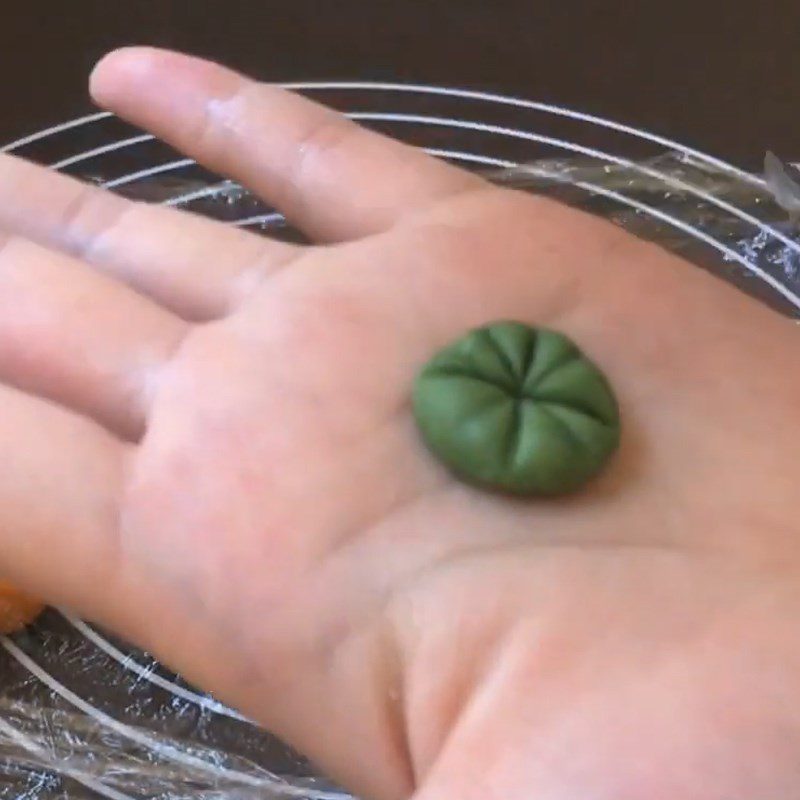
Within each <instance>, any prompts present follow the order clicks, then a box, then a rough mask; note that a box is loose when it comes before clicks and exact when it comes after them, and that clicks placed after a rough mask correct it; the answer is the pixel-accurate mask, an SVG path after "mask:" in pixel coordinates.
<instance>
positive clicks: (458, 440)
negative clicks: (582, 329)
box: [413, 322, 620, 495]
mask: <svg viewBox="0 0 800 800" xmlns="http://www.w3.org/2000/svg"><path fill="white" fill-rule="evenodd" d="M413 402H414V415H415V417H416V420H417V424H418V425H419V428H420V431H421V433H422V436H423V438H424V439H425V442H426V444H427V445H428V447H429V448H430V450H431V451H432V452H433V453H434V454H435V455H436V456H437V457H438V458H439V459H440V460H441V461H442V462H444V464H445V465H446V466H447V467H448V468H449V469H450V470H451V471H452V472H453V473H455V474H456V475H457V476H459V477H460V478H462V479H463V480H465V481H468V482H470V483H475V484H478V485H481V486H484V487H486V488H490V489H496V490H499V491H502V492H511V493H514V494H521V495H555V494H562V493H565V492H571V491H574V490H575V489H578V488H579V487H580V486H582V485H583V484H584V483H586V482H587V481H588V480H589V479H590V478H592V477H593V476H594V475H596V474H597V473H598V472H599V471H600V470H601V469H602V468H603V466H604V464H605V463H606V462H607V461H608V459H609V457H610V456H611V455H612V453H613V452H614V451H615V450H616V449H617V446H618V444H619V436H620V426H619V410H618V408H617V402H616V400H615V398H614V394H613V392H612V390H611V387H610V386H609V384H608V382H607V381H606V379H605V377H604V376H603V374H602V373H601V372H600V370H599V369H598V368H597V367H596V366H595V365H594V364H593V363H592V362H591V361H589V359H587V358H586V357H585V356H584V355H583V354H582V353H581V351H580V350H579V349H578V348H577V347H576V346H575V345H574V344H573V343H572V342H571V341H570V340H569V339H567V338H566V337H565V336H562V335H561V334H559V333H555V332H553V331H549V330H544V329H537V328H531V327H529V326H528V325H523V324H521V323H519V322H498V323H496V324H493V325H488V326H486V327H484V328H479V329H477V330H474V331H472V332H471V333H468V334H467V335H466V336H464V337H463V338H462V339H459V340H458V341H457V342H455V343H454V344H452V345H450V346H449V347H447V348H445V349H444V350H442V351H441V352H439V353H438V354H437V355H436V356H435V357H434V358H433V359H431V361H429V362H428V363H427V364H426V365H425V367H424V368H423V369H422V371H421V372H420V374H419V376H418V377H417V380H416V384H415V387H414V399H413Z"/></svg>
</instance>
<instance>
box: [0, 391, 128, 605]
mask: <svg viewBox="0 0 800 800" xmlns="http://www.w3.org/2000/svg"><path fill="white" fill-rule="evenodd" d="M0 450H2V453H3V459H2V468H0V572H2V575H3V577H4V578H8V579H9V580H11V581H13V583H14V584H15V585H16V586H19V587H21V588H22V589H24V590H25V591H26V592H29V593H31V594H32V595H34V596H36V597H43V598H45V599H46V600H47V601H49V602H52V603H64V604H66V605H69V606H73V607H75V608H78V609H81V610H88V609H89V607H90V606H91V607H94V606H97V605H98V598H104V597H105V598H106V599H107V603H104V606H105V607H106V608H109V609H110V608H111V606H112V605H113V604H114V602H115V598H118V597H121V595H122V581H121V577H122V571H123V570H124V565H123V564H122V563H120V558H119V547H120V542H119V537H118V526H117V505H118V499H119V496H120V493H121V487H122V480H123V474H124V471H125V461H126V448H125V446H124V445H122V444H121V443H120V442H118V441H117V440H116V439H114V437H113V436H111V435H110V434H108V433H107V432H106V431H105V430H103V429H102V428H100V427H99V426H98V425H96V424H95V423H93V422H92V421H90V420H88V419H86V418H84V417H81V416H78V415H76V414H73V413H71V412H69V411H66V410H64V409H61V408H58V407H57V406H55V405H52V404H51V403H49V402H48V401H46V400H42V399H39V398H34V397H30V396H28V395H26V394H24V393H23V392H20V391H18V390H15V389H12V388H9V387H6V386H0ZM112 588H113V591H111V590H112Z"/></svg>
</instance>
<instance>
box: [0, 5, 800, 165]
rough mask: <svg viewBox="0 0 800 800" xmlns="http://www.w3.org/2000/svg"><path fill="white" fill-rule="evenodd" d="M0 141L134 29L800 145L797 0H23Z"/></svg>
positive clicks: (221, 53)
mask: <svg viewBox="0 0 800 800" xmlns="http://www.w3.org/2000/svg"><path fill="white" fill-rule="evenodd" d="M3 6H4V8H3V16H2V20H1V21H0V67H2V73H0V74H2V81H0V108H2V112H0V140H2V141H7V140H9V139H11V138H14V137H16V136H18V135H20V134H23V133H28V132H31V131H33V130H37V129H39V128H41V127H44V126H46V125H49V124H52V123H54V122H58V121H61V120H63V119H66V118H69V117H72V116H76V115H79V114H81V113H83V112H85V111H86V110H87V109H88V108H89V103H88V99H87V97H86V91H85V84H86V76H87V74H88V71H89V70H90V68H91V65H92V64H93V62H94V61H95V59H96V58H97V57H99V56H100V55H101V54H102V53H104V52H105V51H106V50H108V49H109V48H112V47H114V46H117V45H121V44H128V43H150V44H157V45H167V46H172V47H177V48H182V49H187V50H189V51H192V52H195V53H199V54H203V55H208V56H212V57H214V58H217V59H219V60H223V61H226V62H228V63H230V64H232V65H234V66H236V67H239V68H241V69H244V70H247V71H248V72H251V73H254V74H257V75H259V76H261V77H264V78H266V79H269V80H291V79H300V78H308V79H311V78H343V79H356V78H362V79H401V80H417V81H426V82H433V83H440V84H450V85H458V86H469V87H477V88H484V89H494V90H499V91H504V92H509V93H514V94H519V95H523V96H526V97H531V98H534V99H538V100H545V101H549V102H554V103H559V104H564V105H567V106H572V107H575V108H579V109H581V110H586V111H591V112H595V113H598V114H602V115H605V116H610V117H612V118H615V119H618V120H623V121H626V122H630V123H633V124H635V125H638V126H641V127H645V128H648V129H651V130H654V131H657V132H660V133H662V134H666V135H668V136H671V137H673V138H677V139H679V140H680V141H682V142H685V143H687V144H693V145H695V146H699V147H701V148H703V149H705V150H708V151H711V152H713V153H715V154H717V155H720V156H723V157H726V158H729V159H731V160H733V161H734V162H737V163H739V164H743V165H746V166H750V167H756V166H758V164H759V162H760V160H761V158H762V154H763V151H764V149H765V148H767V147H770V148H773V149H775V150H777V151H778V152H779V153H781V154H783V155H784V156H786V157H792V158H794V157H800V36H799V35H798V34H800V3H798V2H797V0H773V1H772V2H770V0H766V1H765V2H756V1H755V0H744V1H743V2H740V3H734V2H724V3H722V2H707V0H694V1H693V2H686V0H673V2H663V3H660V2H658V3H657V2H655V0H638V2H636V1H634V2H631V1H630V0H628V2H625V3H623V2H617V0H609V1H608V2H592V1H591V0H584V1H583V2H578V1H574V2H571V1H570V0H273V1H270V2H266V0H185V1H184V2H179V1H178V0H70V2H54V0H30V1H29V2H15V3H13V4H12V3H11V2H10V0H6V2H5V3H3Z"/></svg>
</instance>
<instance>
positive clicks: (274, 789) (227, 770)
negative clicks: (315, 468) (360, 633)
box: [0, 153, 800, 800]
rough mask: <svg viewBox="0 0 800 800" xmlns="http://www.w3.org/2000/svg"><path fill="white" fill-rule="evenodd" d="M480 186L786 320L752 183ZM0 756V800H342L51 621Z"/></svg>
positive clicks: (307, 773)
mask: <svg viewBox="0 0 800 800" xmlns="http://www.w3.org/2000/svg"><path fill="white" fill-rule="evenodd" d="M488 175H489V177H490V178H491V179H493V180H495V181H497V182H499V183H503V184H506V185H513V186H517V187H519V188H524V189H528V190H530V191H536V192H541V193H545V194H551V195H553V196H556V197H558V198H560V199H561V200H563V201H564V202H566V203H570V204H572V205H575V206H578V207H580V208H584V209H587V210H589V211H591V212H593V213H596V214H600V215H603V216H606V217H608V218H610V219H613V220H614V221H615V222H616V223H618V224H619V225H621V226H623V227H625V228H627V229H628V230H630V231H632V232H634V233H636V234H638V235H640V236H644V237H646V238H649V239H652V240H654V241H657V242H659V243H660V244H662V245H664V246H665V247H668V248H670V249H672V250H674V251H676V252H677V253H679V254H681V255H683V256H684V257H686V258H687V259H690V260H691V261H693V262H695V263H697V264H698V265H699V266H700V267H702V268H706V269H709V270H711V271H713V272H715V273H716V274H718V275H720V276H722V277H724V278H726V279H728V280H731V281H733V282H735V283H736V284H737V285H739V286H740V287H742V288H743V289H744V290H745V291H747V292H749V293H751V294H753V295H754V296H756V297H759V298H760V299H762V300H763V301H765V302H767V303H769V304H771V305H772V306H773V307H775V308H776V309H778V310H780V311H781V312H783V313H787V314H795V313H796V308H797V303H796V297H795V292H796V291H798V290H800V260H799V258H798V251H799V250H800V248H799V247H798V245H797V241H798V237H797V236H796V234H795V230H794V227H793V226H792V224H790V223H789V221H788V216H787V214H786V212H785V211H784V210H783V209H782V208H781V207H780V206H779V205H777V204H776V203H775V202H774V201H773V199H772V196H771V194H770V192H769V191H768V189H766V188H765V186H764V185H763V184H762V183H760V182H759V181H758V180H750V179H747V178H746V177H743V176H742V175H741V174H737V173H732V172H728V171H725V170H720V169H717V168H710V167H709V166H708V165H707V164H704V163H700V162H696V161H693V160H692V159H689V158H687V157H686V156H685V155H677V154H671V153H668V154H665V155H663V156H660V157H658V158H655V159H651V160H648V161H646V162H640V163H637V164H628V165H620V164H613V165H610V164H608V163H607V162H604V161H600V160H594V159H580V160H575V159H567V160H552V159H550V160H543V161H539V162H536V163H533V164H531V165H529V166H526V167H519V168H513V169H503V170H495V171H493V172H491V173H488ZM98 181H100V179H98ZM126 193H127V194H131V195H134V196H137V197H139V198H143V199H147V200H152V201H164V200H166V199H169V198H173V199H174V198H175V196H176V195H180V196H181V197H182V198H184V201H185V202H183V203H182V205H183V206H184V207H190V208H191V209H192V210H194V211H198V212H200V213H206V214H209V215H210V216H214V217H216V218H218V219H221V220H228V221H232V220H235V219H238V220H242V219H246V220H249V222H247V223H246V224H247V226H248V227H250V228H255V229H258V228H261V229H263V230H266V231H267V232H270V233H273V234H276V235H279V236H283V237H288V238H293V237H294V236H295V234H293V232H291V231H290V230H289V229H288V228H286V227H285V226H284V225H283V224H282V222H281V220H280V219H278V218H277V217H276V216H274V215H272V214H271V211H270V209H268V208H264V207H263V206H262V205H261V204H260V203H259V202H258V201H257V200H255V199H254V198H252V197H251V196H250V195H248V194H247V193H246V192H244V191H243V190H242V189H240V188H239V187H237V186H234V185H232V184H224V183H223V184H220V185H218V186H217V188H216V189H215V190H214V191H208V183H207V182H204V181H203V180H198V181H195V182H193V181H187V180H177V181H176V180H170V181H166V180H151V181H148V182H147V183H146V184H144V185H137V186H136V187H134V188H129V189H128V191H127V192H126ZM186 198H188V199H186ZM258 220H261V221H260V222H259V221H258ZM793 298H795V300H793ZM320 724H321V725H324V724H325V723H324V721H323V720H321V721H320ZM0 759H2V769H0V796H2V797H15V798H26V800H53V799H54V798H67V797H69V798H90V797H91V798H96V797H107V798H112V799H113V800H121V799H126V798H145V797H146V798H161V799H162V800H212V799H213V800H222V799H223V798H224V799H225V800H234V799H237V800H238V799H241V800H244V799H245V798H259V800H264V799H265V798H266V799H267V800H269V798H285V797H295V798H298V799H299V798H303V799H304V800H311V799H312V798H317V799H318V800H325V799H333V798H336V799H337V800H338V799H340V798H343V797H346V795H345V794H343V793H340V792H338V791H337V790H336V789H335V787H333V786H331V785H330V784H329V783H327V782H326V781H325V780H324V779H321V778H319V777H317V776H316V775H315V773H314V770H313V769H312V768H311V767H310V766H309V765H308V764H307V763H306V762H305V761H304V760H303V759H302V758H300V757H299V756H297V755H296V754H294V753H292V752H291V751H290V750H289V749H288V748H287V747H285V746H284V745H282V744H281V743H280V742H278V741H277V740H276V739H274V738H273V737H272V736H270V735H269V734H268V733H266V732H264V731H261V730H259V729H258V728H256V727H255V726H253V725H251V724H250V723H249V722H248V721H247V720H245V719H244V718H242V717H241V716H240V715H238V714H237V713H236V712H234V711H231V710H230V709H227V708H225V707H223V706H221V705H220V704H218V703H217V702H216V701H215V700H214V699H213V698H212V697H210V696H209V695H206V694H204V693H202V692H199V691H197V690H195V689H193V688H192V687H190V686H188V685H187V684H185V683H184V682H183V681H182V680H181V678H180V677H178V676H174V675H171V674H170V673H169V672H168V671H166V670H165V669H164V668H163V667H162V666H160V665H159V664H157V663H156V662H155V661H154V660H153V659H152V658H151V657H150V656H149V655H148V654H146V653H142V652H139V651H137V650H135V649H133V648H131V647H129V646H127V645H125V644H123V643H121V642H117V641H115V640H114V639H113V638H112V637H110V636H108V635H106V634H104V633H102V632H100V631H97V630H95V629H94V628H91V627H89V626H88V625H85V624H84V623H82V622H81V621H79V620H76V619H74V618H72V617H71V616H70V615H69V614H67V613H63V614H62V613H60V612H58V611H55V610H52V611H48V612H47V613H46V614H45V616H44V617H43V618H42V619H41V620H40V621H39V622H38V623H37V624H36V625H35V626H34V627H33V628H31V629H30V630H28V631H26V632H23V633H22V634H19V635H17V636H14V637H11V638H6V639H2V640H0Z"/></svg>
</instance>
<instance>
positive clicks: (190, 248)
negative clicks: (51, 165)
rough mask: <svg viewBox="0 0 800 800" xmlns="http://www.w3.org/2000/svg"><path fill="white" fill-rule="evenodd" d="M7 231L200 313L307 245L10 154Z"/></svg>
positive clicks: (215, 309)
mask: <svg viewBox="0 0 800 800" xmlns="http://www.w3.org/2000/svg"><path fill="white" fill-rule="evenodd" d="M0 231H5V232H6V233H12V234H18V235H21V236H24V237H27V238H29V239H32V240H34V241H36V242H39V243H40V244H43V245H46V246H48V247H51V248H55V249H59V250H63V251H65V252H67V253H69V254H71V255H73V256H76V257H78V258H81V259H83V260H85V261H87V262H89V263H91V264H93V265H94V266H96V267H97V268H98V269H101V270H103V271H105V272H108V273H109V274H111V275H113V276H114V277H116V278H118V279H120V280H122V281H124V282H125V283H127V284H128V285H130V286H131V287H133V288H135V289H136V290H137V291H140V292H143V293H145V294H148V295H149V296H151V297H152V298H153V299H155V300H157V301H158V302H159V303H161V304H162V305H164V306H166V307H168V308H170V309H172V310H173V311H174V312H175V313H177V314H179V315H181V316H183V317H185V318H187V319H193V320H206V319H211V318H214V317H217V316H220V315H221V314H223V313H225V311H226V310H227V309H228V307H229V306H231V305H233V304H234V303H235V301H236V298H237V297H238V294H237V291H238V288H237V287H238V286H239V284H240V283H246V282H247V280H248V276H250V275H254V276H258V275H260V274H261V273H262V272H268V271H270V270H272V269H276V268H277V267H278V266H279V265H280V264H283V263H285V262H286V261H288V260H290V259H291V258H292V257H293V256H294V255H295V254H296V253H297V252H300V249H299V248H297V247H295V246H293V245H290V244H285V243H283V242H277V241H273V240H270V239H266V238H263V237H259V236H255V235H252V234H248V233H246V232H244V231H241V230H236V229H234V228H231V227H228V226H225V225H221V224H219V223H214V222H210V221H208V220H204V219H202V218H200V217H197V216H194V215H191V214H186V213H182V212H179V211H176V210H174V209H169V208H163V207H159V206H154V205H148V204H145V203H135V202H132V201H130V200H126V199H124V198H122V197H119V196H117V195H114V194H112V193H111V192H106V191H104V190H102V189H99V188H98V187H96V186H92V185H90V184H85V183H82V182H81V181H78V180H75V179H74V178H70V177H67V176H65V175H59V174H57V173H55V172H53V171H51V170H47V169H44V168H43V167H38V166H35V165H33V164H30V163H28V162H25V161H22V160H21V159H18V158H13V157H11V156H0Z"/></svg>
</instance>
